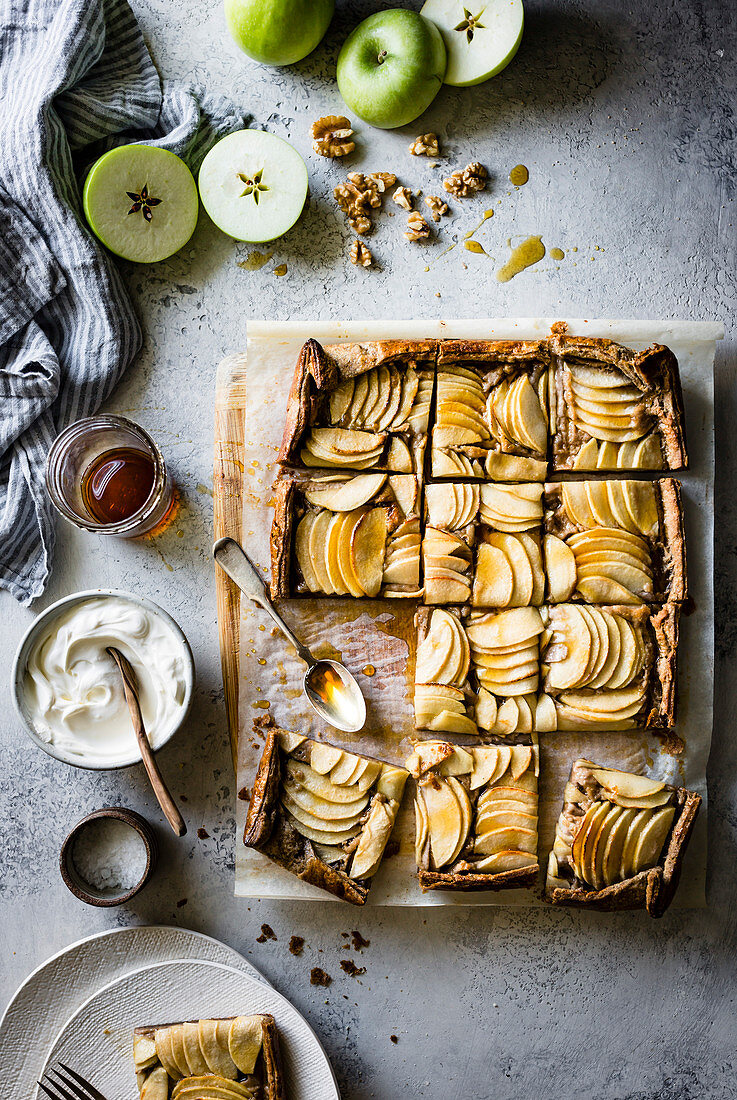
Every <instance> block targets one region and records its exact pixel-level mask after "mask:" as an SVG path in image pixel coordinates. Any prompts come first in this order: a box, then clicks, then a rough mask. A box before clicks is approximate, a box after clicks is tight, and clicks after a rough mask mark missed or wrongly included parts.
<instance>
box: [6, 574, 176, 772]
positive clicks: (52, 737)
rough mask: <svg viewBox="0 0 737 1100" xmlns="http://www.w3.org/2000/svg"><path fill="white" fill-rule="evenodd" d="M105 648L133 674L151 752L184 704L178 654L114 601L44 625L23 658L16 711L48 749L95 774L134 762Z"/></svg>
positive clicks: (133, 610)
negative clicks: (92, 767)
mask: <svg viewBox="0 0 737 1100" xmlns="http://www.w3.org/2000/svg"><path fill="white" fill-rule="evenodd" d="M107 646H114V647H115V648H116V649H119V650H120V652H121V653H123V654H124V655H125V656H126V657H127V658H128V660H129V661H130V663H131V665H132V666H133V669H134V671H135V674H136V680H137V684H138V696H139V699H140V703H141V713H142V714H143V721H144V724H145V726H146V731H147V733H148V736H149V741H150V742H151V745H152V747H153V748H154V749H156V748H158V747H159V746H160V745H161V744H162V743H163V742H164V741H165V740H166V738H167V736H168V735H169V734H170V733H171V731H172V730H173V728H174V727H175V726H176V725H177V723H178V722H179V721H180V719H181V717H182V714H183V711H184V706H185V702H186V664H187V662H186V658H185V652H184V647H183V645H182V642H181V640H180V639H179V638H178V637H177V635H176V634H175V633H174V631H173V630H172V629H171V627H170V626H169V624H168V623H167V622H165V621H164V620H163V619H162V618H161V617H160V616H159V615H157V614H156V612H155V611H152V610H148V609H146V608H145V607H142V606H141V605H140V604H137V603H134V602H133V601H132V600H127V599H125V598H124V597H122V596H99V597H91V598H90V599H86V600H83V601H82V602H81V603H78V604H73V605H72V606H71V607H69V608H68V609H67V610H65V611H63V612H62V613H61V614H60V615H58V616H57V617H56V618H53V619H51V620H50V621H49V623H48V624H47V626H46V629H45V630H44V631H43V632H42V633H41V634H40V636H39V637H38V639H37V641H36V644H35V645H34V646H33V648H32V650H31V652H30V654H29V656H28V660H27V663H26V671H25V677H24V689H25V699H24V711H25V713H26V715H27V717H28V719H29V720H30V722H31V725H32V726H33V728H34V729H35V730H36V732H37V734H38V735H39V737H41V738H42V739H43V740H44V741H46V742H47V743H48V744H50V745H53V746H54V747H55V748H57V749H59V750H61V751H63V752H65V753H68V754H70V755H72V756H76V757H79V758H80V763H82V762H86V763H94V764H97V765H98V766H99V765H103V766H104V765H105V764H109V765H110V766H113V765H115V764H116V763H119V762H121V761H122V760H130V759H135V758H136V757H137V756H138V755H139V754H138V747H137V744H136V738H135V734H134V733H133V725H132V723H131V719H130V714H129V712H128V706H127V704H126V701H125V695H124V694H123V682H122V679H121V676H120V672H119V671H118V668H117V666H116V664H115V662H114V661H113V659H112V657H111V656H110V655H109V654H108V653H106V652H105V650H106V648H107Z"/></svg>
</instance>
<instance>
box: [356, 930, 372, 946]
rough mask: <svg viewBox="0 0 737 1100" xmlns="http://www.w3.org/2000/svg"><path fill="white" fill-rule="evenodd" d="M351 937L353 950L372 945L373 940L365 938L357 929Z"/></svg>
mask: <svg viewBox="0 0 737 1100" xmlns="http://www.w3.org/2000/svg"><path fill="white" fill-rule="evenodd" d="M351 938H352V940H353V950H354V951H361V950H362V949H363V948H364V947H370V946H371V940H366V939H364V938H363V936H362V935H361V933H360V932H359V931H357V930H354V931H353V932H352V933H351Z"/></svg>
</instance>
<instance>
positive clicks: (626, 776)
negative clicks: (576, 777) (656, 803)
mask: <svg viewBox="0 0 737 1100" xmlns="http://www.w3.org/2000/svg"><path fill="white" fill-rule="evenodd" d="M591 774H592V775H593V777H594V779H595V780H596V781H597V783H600V784H601V786H602V787H603V788H604V790H605V791H606V792H607V795H608V796H609V795H611V796H612V801H614V800H615V799H616V797H617V796H618V795H624V797H625V798H631V799H636V798H641V797H643V796H644V795H651V794H659V793H660V792H661V791H662V790H664V789H665V783H663V782H662V781H661V780H659V779H650V777H649V776H647V775H636V774H635V773H634V772H623V771H619V770H617V769H615V768H594V769H592V772H591Z"/></svg>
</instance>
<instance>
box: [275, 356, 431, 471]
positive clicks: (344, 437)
mask: <svg viewBox="0 0 737 1100" xmlns="http://www.w3.org/2000/svg"><path fill="white" fill-rule="evenodd" d="M436 349H437V343H436V341H434V340H416V341H409V340H379V341H374V342H371V343H365V344H329V345H326V346H323V345H322V344H319V343H318V342H317V341H316V340H308V341H307V343H306V344H305V345H304V347H303V348H302V350H301V352H300V354H299V358H298V360H297V365H296V367H295V371H294V379H293V382H292V388H291V392H290V394H289V401H288V404H287V414H286V424H285V428H284V437H283V440H282V446H281V450H280V451H279V456H278V461H279V462H280V463H282V464H285V465H288V466H303V467H304V466H308V467H313V468H314V467H318V468H320V467H322V468H338V469H342V470H368V469H371V470H388V471H391V472H393V473H417V474H420V473H421V471H422V467H423V461H424V453H425V447H426V444H427V432H428V424H429V417H430V403H431V400H432V395H433V387H434V384H435V356H436Z"/></svg>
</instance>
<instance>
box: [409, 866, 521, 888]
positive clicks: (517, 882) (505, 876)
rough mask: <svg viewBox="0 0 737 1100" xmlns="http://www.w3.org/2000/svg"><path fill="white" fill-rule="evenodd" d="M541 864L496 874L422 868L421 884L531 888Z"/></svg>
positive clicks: (435, 886)
mask: <svg viewBox="0 0 737 1100" xmlns="http://www.w3.org/2000/svg"><path fill="white" fill-rule="evenodd" d="M539 873H540V865H539V864H538V863H532V864H530V866H529V867H518V868H517V869H516V870H514V871H500V872H499V873H498V874H496V875H484V874H476V875H474V874H451V873H443V872H441V871H425V870H422V869H420V870H419V871H418V877H419V880H420V886H421V887H422V889H423V891H425V890H514V889H515V888H516V887H519V888H522V887H525V888H529V887H531V886H534V885H535V883H536V882H537V877H538V874H539Z"/></svg>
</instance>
